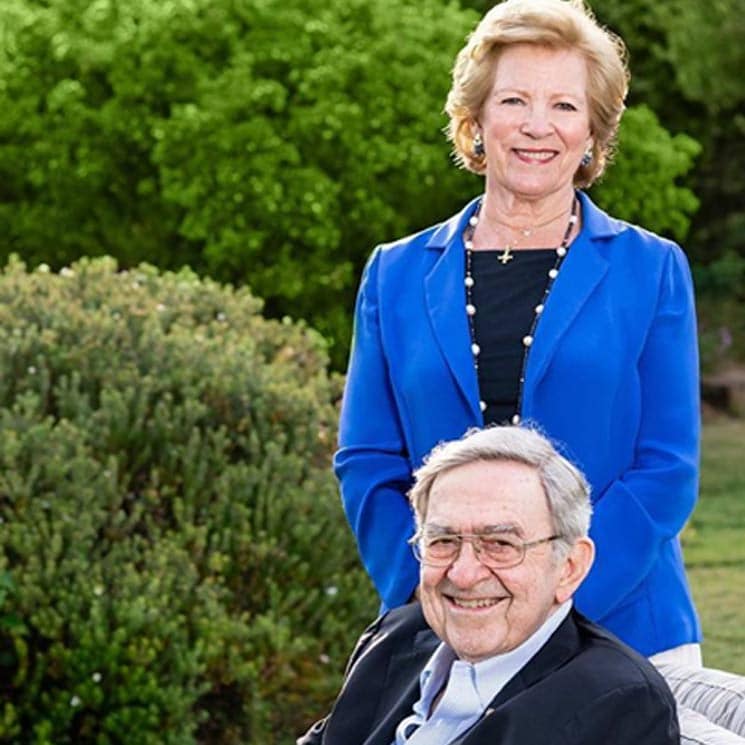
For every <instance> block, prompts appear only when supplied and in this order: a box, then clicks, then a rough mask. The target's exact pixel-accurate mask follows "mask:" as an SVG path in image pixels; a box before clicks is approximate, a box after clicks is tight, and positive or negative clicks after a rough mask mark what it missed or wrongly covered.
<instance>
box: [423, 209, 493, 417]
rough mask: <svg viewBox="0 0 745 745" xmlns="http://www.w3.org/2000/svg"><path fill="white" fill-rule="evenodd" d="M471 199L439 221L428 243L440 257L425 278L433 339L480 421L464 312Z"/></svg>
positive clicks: (476, 383)
mask: <svg viewBox="0 0 745 745" xmlns="http://www.w3.org/2000/svg"><path fill="white" fill-rule="evenodd" d="M477 203H478V199H474V200H473V201H471V202H470V203H469V204H467V205H466V206H465V208H464V209H463V210H462V211H461V212H460V213H459V214H457V215H455V216H454V217H452V218H451V219H450V220H447V221H446V222H444V223H442V225H440V227H439V228H438V229H437V230H436V231H435V232H434V233H433V234H432V237H431V238H430V240H429V241H428V243H427V250H430V251H438V252H439V253H440V257H439V258H438V259H437V261H436V262H435V264H434V266H433V267H432V269H431V271H430V272H429V274H428V275H427V276H426V277H425V279H424V293H425V298H426V303H427V311H428V313H429V319H430V322H431V324H432V329H433V331H434V336H435V339H436V340H437V344H438V346H439V348H440V351H441V352H442V355H443V357H444V358H445V361H446V362H447V364H448V367H449V368H450V372H451V374H452V376H453V378H454V379H455V382H456V384H457V386H458V389H459V391H460V393H461V394H462V396H463V399H464V400H465V402H466V404H467V406H468V408H469V410H470V413H471V415H472V416H473V417H474V421H476V422H479V423H482V422H483V419H482V415H481V411H480V409H479V405H478V402H479V388H478V380H477V378H476V372H475V370H474V366H473V357H472V354H471V349H470V343H468V342H467V340H468V339H469V338H470V331H469V329H468V318H467V316H466V312H465V303H466V300H465V288H464V284H463V279H464V277H465V255H464V248H463V237H462V236H463V229H464V228H465V225H466V222H467V220H468V219H469V218H470V216H471V215H472V214H473V213H474V211H475V209H476V205H477Z"/></svg>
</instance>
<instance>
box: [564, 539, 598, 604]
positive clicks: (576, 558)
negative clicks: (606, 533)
mask: <svg viewBox="0 0 745 745" xmlns="http://www.w3.org/2000/svg"><path fill="white" fill-rule="evenodd" d="M594 558H595V544H594V543H593V542H592V539H590V538H588V537H587V536H585V537H583V538H579V539H578V540H576V541H575V542H574V545H573V546H572V547H571V549H570V550H569V553H568V554H567V555H566V556H565V557H564V558H563V559H562V560H561V562H562V568H561V577H560V578H559V584H558V585H557V586H556V602H557V603H563V602H565V601H566V600H569V598H570V597H572V595H574V593H575V592H576V590H577V588H578V587H579V586H580V584H581V583H582V580H583V579H584V578H585V577H586V576H587V573H588V572H589V571H590V567H591V566H592V562H593V559H594Z"/></svg>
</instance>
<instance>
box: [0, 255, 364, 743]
mask: <svg viewBox="0 0 745 745" xmlns="http://www.w3.org/2000/svg"><path fill="white" fill-rule="evenodd" d="M260 309H261V305H260V302H259V301H257V300H256V299H255V298H253V297H252V296H251V295H249V293H248V292H247V291H245V290H243V291H233V290H231V289H230V288H222V287H220V286H219V285H218V284H216V283H214V282H211V281H202V280H199V279H198V278H197V277H196V276H195V275H194V274H192V273H190V272H187V271H182V272H180V273H178V274H160V273H158V272H157V271H156V270H155V269H153V268H152V267H149V266H146V265H142V266H140V267H139V268H137V269H136V270H132V271H124V272H117V271H116V265H115V263H114V262H113V261H112V260H110V259H95V260H87V259H86V260H82V261H80V262H79V263H77V264H74V265H72V266H71V267H70V268H68V269H65V270H63V271H61V272H60V273H59V274H54V273H52V272H50V271H49V270H48V269H47V268H46V267H43V266H42V267H40V268H39V269H37V270H36V271H33V272H27V271H26V269H25V268H24V266H23V265H22V264H21V263H19V262H18V261H11V263H10V264H9V265H8V266H7V268H6V269H5V271H4V274H3V275H2V276H0V692H2V701H3V705H2V707H1V708H0V742H2V743H14V744H16V743H18V744H25V743H29V744H31V743H33V744H34V745H52V744H53V745H65V744H66V743H70V744H72V743H75V745H84V744H85V743H96V745H106V744H109V743H112V744H113V743H137V744H138V745H148V744H150V743H152V745H164V744H168V743H173V744H174V745H185V744H188V743H205V744H206V743H224V744H231V745H232V744H233V743H236V744H237V743H252V744H257V745H262V744H263V743H266V745H274V743H291V742H294V739H293V736H294V735H295V734H297V732H298V731H299V730H301V729H302V728H303V727H304V726H306V725H307V724H308V722H309V721H310V720H312V719H313V717H314V716H316V715H317V714H318V713H319V712H320V711H322V710H323V709H325V707H326V706H327V705H328V702H329V699H330V698H331V697H332V696H333V694H334V693H335V691H336V688H337V686H338V683H339V676H340V672H341V669H342V667H343V664H344V659H345V657H346V654H347V652H348V649H349V646H350V644H351V642H352V639H353V638H354V637H355V636H356V634H357V633H358V631H359V629H360V628H361V627H362V624H363V623H364V622H365V621H367V620H369V618H370V616H371V615H372V613H373V612H374V604H375V600H374V598H373V594H372V591H371V590H370V589H369V585H368V584H367V580H366V579H365V578H364V576H363V574H362V571H361V570H360V569H358V561H357V557H356V553H355V550H354V547H353V543H352V540H351V538H350V536H349V531H348V529H347V528H346V525H345V523H344V518H343V516H342V514H341V508H340V506H339V500H338V497H337V493H336V489H335V485H334V483H333V480H332V477H331V475H330V470H329V453H330V450H331V448H332V445H333V441H334V437H335V420H336V410H335V406H334V405H333V402H334V401H335V400H336V398H337V397H338V387H339V386H338V381H336V380H335V379H329V377H328V376H327V374H326V372H325V364H326V358H325V354H324V352H323V348H322V345H321V342H320V339H319V337H318V336H317V334H315V333H314V332H312V331H311V330H310V329H308V328H305V327H303V326H300V325H295V324H291V323H289V322H284V323H283V322H278V321H267V320H265V319H264V318H262V317H261V315H260ZM324 663H326V664H324Z"/></svg>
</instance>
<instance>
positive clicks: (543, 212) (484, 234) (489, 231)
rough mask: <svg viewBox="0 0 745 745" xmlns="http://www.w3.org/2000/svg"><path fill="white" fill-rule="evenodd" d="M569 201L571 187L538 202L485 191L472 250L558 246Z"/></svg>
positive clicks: (567, 216)
mask: <svg viewBox="0 0 745 745" xmlns="http://www.w3.org/2000/svg"><path fill="white" fill-rule="evenodd" d="M573 200H574V189H573V188H572V187H570V188H569V189H567V190H563V191H561V192H557V193H556V194H552V195H550V196H548V197H546V198H544V199H541V200H530V199H521V198H520V197H519V196H516V195H514V194H512V193H509V192H506V193H499V192H494V191H489V190H487V192H486V194H485V195H484V200H483V203H482V205H481V212H480V214H479V223H478V226H477V228H476V231H475V234H474V247H475V248H477V249H479V248H501V247H507V246H509V247H510V248H512V249H520V248H527V247H530V248H542V247H553V246H554V245H555V244H556V245H558V243H559V241H560V240H561V236H562V234H563V231H564V230H565V228H566V224H567V220H568V219H569V215H570V212H571V208H572V202H573Z"/></svg>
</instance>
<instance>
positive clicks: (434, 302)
mask: <svg viewBox="0 0 745 745" xmlns="http://www.w3.org/2000/svg"><path fill="white" fill-rule="evenodd" d="M579 199H580V203H581V206H582V218H583V225H582V231H581V233H580V234H579V236H578V237H577V238H576V239H575V241H574V243H573V244H572V247H571V249H570V251H569V253H568V255H567V258H566V259H565V260H564V263H563V266H562V269H561V272H560V274H559V276H558V278H557V280H556V282H555V283H554V286H553V289H552V291H551V294H550V295H549V297H548V301H547V303H546V308H545V310H544V312H543V314H542V316H541V320H540V322H539V324H538V327H537V329H536V333H535V340H534V342H533V345H532V347H531V348H530V353H529V357H528V364H527V370H526V380H525V384H524V390H523V400H522V411H521V415H522V419H523V421H529V422H532V423H534V424H536V425H537V426H538V427H539V428H540V429H541V430H542V431H543V432H544V433H546V434H547V435H548V436H549V437H550V438H552V439H553V440H554V441H555V442H556V443H557V444H558V445H559V447H561V448H562V449H563V451H564V454H565V455H567V457H569V458H570V459H571V460H572V461H573V462H574V463H576V464H577V465H578V466H579V468H581V469H582V470H583V471H584V473H585V474H586V476H587V478H588V480H589V482H590V484H591V486H592V501H593V508H594V514H593V518H592V526H591V531H590V534H591V536H592V538H593V539H594V541H595V543H596V548H597V556H596V560H595V564H594V566H593V568H592V570H591V572H590V574H589V576H588V577H587V579H586V580H585V582H584V583H583V585H582V586H581V587H580V589H579V591H578V592H577V594H576V596H575V602H576V605H577V608H578V609H579V610H580V611H581V612H582V613H583V614H585V615H586V616H588V617H589V618H590V619H592V620H594V621H596V622H598V623H601V624H602V625H604V626H605V627H606V628H608V629H610V630H611V631H612V632H613V633H615V634H616V635H617V636H619V637H620V638H621V639H623V640H624V641H625V642H627V643H628V644H630V645H631V646H632V647H634V648H635V649H637V650H638V651H639V652H641V653H642V654H644V655H650V654H653V653H655V652H659V651H661V650H664V649H669V648H671V647H674V646H677V645H679V644H684V643H689V642H695V641H699V640H700V634H701V631H700V625H699V621H698V618H697V616H696V612H695V609H694V606H693V602H692V599H691V595H690V591H689V588H688V585H687V581H686V577H685V571H684V566H683V559H682V555H681V549H680V544H679V541H678V534H679V532H680V530H681V528H682V527H683V525H684V524H685V522H686V519H687V518H688V517H689V516H690V514H691V512H692V511H693V507H694V504H695V501H696V495H697V488H698V484H697V473H698V447H699V380H698V351H697V336H696V318H695V311H694V301H693V290H692V282H691V277H690V272H689V268H688V264H687V261H686V259H685V256H684V255H683V252H682V251H681V250H680V248H679V247H678V246H677V245H675V244H674V243H672V242H671V241H668V240H665V239H663V238H660V237H659V236H656V235H654V234H652V233H649V232H647V231H645V230H642V229H640V228H638V227H635V226H633V225H629V224H627V223H625V222H622V221H620V220H616V219H614V218H611V217H609V216H608V215H607V214H606V213H604V212H603V211H601V210H600V209H598V208H597V207H596V206H595V205H594V204H593V203H592V202H591V201H590V199H589V198H588V197H587V196H586V195H585V194H583V193H581V192H579ZM475 207H476V200H474V201H472V202H471V203H470V204H468V205H467V206H466V207H465V208H464V209H463V211H462V212H460V213H459V214H457V215H455V216H454V217H452V218H451V219H450V220H447V221H445V222H443V223H441V224H440V225H436V226H434V227H432V228H428V229H427V230H424V231H422V232H421V233H418V234H416V235H414V236H410V237H407V238H404V239H402V240H400V241H397V242H395V243H391V244H387V245H383V246H379V247H378V248H377V249H376V250H375V251H374V252H373V254H372V256H371V258H370V260H369V262H368V264H367V266H366V268H365V271H364V275H363V278H362V283H361V286H360V290H359V295H358V299H357V306H356V315H355V331H354V341H353V344H352V350H351V356H350V363H349V370H348V374H347V382H346V388H345V392H344V399H343V404H342V412H341V421H340V431H339V450H338V451H337V453H336V456H335V459H334V468H335V472H336V475H337V477H338V479H339V482H340V486H341V493H342V500H343V503H344V507H345V511H346V514H347V517H348V520H349V522H350V524H351V527H352V530H353V531H354V534H355V536H356V538H357V543H358V547H359V551H360V555H361V557H362V561H363V563H364V565H365V568H366V569H367V572H368V573H369V575H370V576H371V578H372V579H373V582H374V583H375V585H376V587H377V590H378V592H379V594H380V596H381V598H382V600H383V604H384V606H385V607H395V606H398V605H402V604H403V603H405V602H407V600H409V598H410V597H411V595H412V592H413V591H414V588H415V587H416V585H417V582H418V576H419V575H418V565H417V563H416V561H415V559H414V557H413V555H412V553H411V551H410V549H409V546H408V545H407V544H406V539H407V538H409V537H410V536H411V535H413V533H414V522H413V516H412V512H411V509H410V506H409V503H408V501H407V498H406V493H407V491H408V489H409V487H410V485H411V483H412V471H413V469H415V468H417V467H418V466H419V465H420V464H421V463H422V459H423V458H424V456H425V455H426V454H427V453H428V452H429V451H430V449H431V448H432V447H433V446H434V445H435V444H437V443H438V442H441V441H444V440H450V439H454V438H458V437H460V436H462V435H463V433H464V432H465V431H466V430H467V429H468V428H469V427H474V426H481V425H483V419H482V415H481V411H480V409H479V390H478V381H477V378H476V373H475V370H474V366H473V359H472V356H471V351H470V340H469V330H468V321H467V318H466V314H465V294H464V285H463V278H464V249H463V242H462V233H463V228H464V226H465V224H466V221H467V220H468V218H469V217H470V216H471V214H472V213H473V211H474V209H475Z"/></svg>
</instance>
